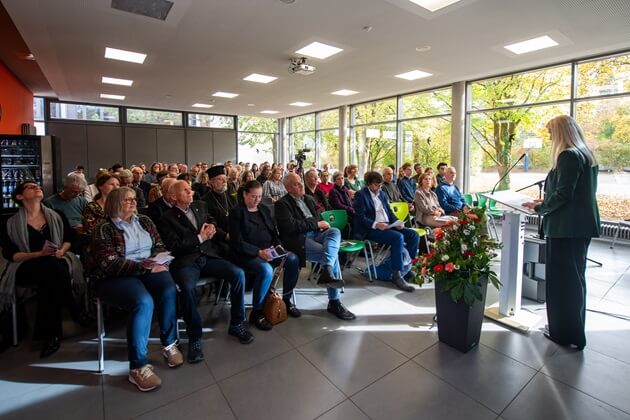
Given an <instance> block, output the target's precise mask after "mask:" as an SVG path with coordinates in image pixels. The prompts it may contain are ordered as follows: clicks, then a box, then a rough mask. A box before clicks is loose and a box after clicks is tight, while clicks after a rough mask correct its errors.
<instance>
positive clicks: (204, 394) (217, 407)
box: [137, 384, 235, 420]
mask: <svg viewBox="0 0 630 420" xmlns="http://www.w3.org/2000/svg"><path fill="white" fill-rule="evenodd" d="M182 417H183V418H186V419H222V420H223V419H225V420H228V419H235V417H234V414H233V413H232V410H231V409H230V406H229V405H228V403H227V401H226V400H225V398H224V397H223V394H222V393H221V390H220V389H219V386H218V385H216V384H215V385H211V386H209V387H207V388H203V389H200V390H199V391H197V392H194V393H192V394H190V395H188V396H186V397H184V398H181V399H179V400H177V401H174V402H172V403H170V404H167V405H165V406H163V407H160V408H158V409H156V410H153V411H150V412H148V413H145V414H144V415H142V416H139V417H137V419H139V420H141V419H144V420H162V419H163V420H171V419H176V418H182Z"/></svg>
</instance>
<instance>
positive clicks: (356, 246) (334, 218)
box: [321, 210, 374, 281]
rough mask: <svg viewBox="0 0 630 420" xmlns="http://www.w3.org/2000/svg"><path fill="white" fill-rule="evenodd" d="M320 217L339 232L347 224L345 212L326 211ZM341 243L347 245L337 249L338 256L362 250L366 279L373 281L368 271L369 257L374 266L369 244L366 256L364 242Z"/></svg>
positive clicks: (346, 241)
mask: <svg viewBox="0 0 630 420" xmlns="http://www.w3.org/2000/svg"><path fill="white" fill-rule="evenodd" d="M321 216H322V220H323V221H325V222H328V224H329V225H330V227H334V228H337V229H339V230H340V231H343V230H344V229H345V227H346V225H347V224H348V213H346V211H345V210H328V211H324V212H322V214H321ZM341 243H342V244H343V243H346V244H348V245H344V246H340V247H339V253H340V254H342V253H351V252H359V251H361V250H363V253H364V255H365V264H366V267H367V272H368V277H369V278H370V281H373V279H372V272H371V270H370V255H371V256H372V265H374V256H373V254H372V251H371V250H372V247H371V246H370V245H369V243H368V244H367V246H368V247H369V249H370V252H369V255H368V248H366V242H365V241H356V240H353V239H342V240H341Z"/></svg>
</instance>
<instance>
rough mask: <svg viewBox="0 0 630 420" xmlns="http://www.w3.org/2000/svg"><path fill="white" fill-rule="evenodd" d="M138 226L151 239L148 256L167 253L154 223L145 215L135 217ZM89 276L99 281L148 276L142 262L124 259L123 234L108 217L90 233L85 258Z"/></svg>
mask: <svg viewBox="0 0 630 420" xmlns="http://www.w3.org/2000/svg"><path fill="white" fill-rule="evenodd" d="M138 219H139V222H140V226H142V228H143V229H144V230H146V231H147V232H148V233H149V235H150V236H151V240H152V241H153V247H152V248H151V255H155V254H156V253H158V252H162V251H166V247H165V246H164V243H163V242H162V239H161V238H160V234H159V233H158V231H157V228H156V227H155V224H153V222H152V221H151V219H149V218H148V217H147V216H144V215H141V214H140V215H138ZM88 266H89V270H90V277H91V278H92V279H93V280H96V281H101V280H103V279H106V278H108V277H122V276H141V275H143V274H146V273H148V270H147V269H145V268H144V267H143V266H142V263H140V262H137V261H132V260H128V259H127V258H125V237H124V235H123V231H122V230H120V229H118V228H117V227H116V225H114V223H113V222H112V221H111V220H110V219H109V218H108V219H106V220H105V221H104V222H103V223H100V224H98V225H97V226H96V227H95V228H94V232H93V233H92V243H91V245H90V252H89V257H88Z"/></svg>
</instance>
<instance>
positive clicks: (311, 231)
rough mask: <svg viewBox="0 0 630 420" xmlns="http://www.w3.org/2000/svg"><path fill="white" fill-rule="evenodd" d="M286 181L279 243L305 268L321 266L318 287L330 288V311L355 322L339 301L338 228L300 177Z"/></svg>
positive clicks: (279, 206)
mask: <svg viewBox="0 0 630 420" xmlns="http://www.w3.org/2000/svg"><path fill="white" fill-rule="evenodd" d="M283 182H284V186H285V188H286V190H287V193H288V194H286V195H285V196H284V197H282V198H281V199H280V200H278V201H276V204H275V214H276V221H277V223H278V230H279V231H280V240H281V241H282V243H283V244H284V245H285V247H286V248H287V249H288V250H289V251H291V252H293V253H295V254H297V256H298V257H299V258H300V265H301V266H302V267H304V266H305V265H306V261H311V262H315V263H319V264H321V266H322V274H321V276H320V278H319V280H318V282H317V284H318V285H321V286H325V287H327V288H328V312H330V313H332V314H333V315H335V316H336V317H338V318H340V319H343V320H353V319H355V318H356V317H355V315H354V314H353V313H352V312H350V311H349V310H348V309H346V308H345V307H344V306H343V305H342V304H341V302H340V301H339V297H340V295H341V294H340V291H339V289H340V288H341V287H342V286H343V281H342V280H340V277H341V270H340V268H339V260H338V258H339V243H340V242H341V233H340V232H339V229H336V228H331V227H330V225H329V224H328V222H325V221H323V220H320V215H319V212H318V211H317V210H316V208H315V202H314V201H313V199H312V198H311V197H309V196H307V195H304V184H303V183H302V179H301V178H300V176H299V175H297V174H289V175H287V176H286V177H285V178H284V180H283Z"/></svg>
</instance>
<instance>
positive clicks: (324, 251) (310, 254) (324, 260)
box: [304, 228, 341, 300]
mask: <svg viewBox="0 0 630 420" xmlns="http://www.w3.org/2000/svg"><path fill="white" fill-rule="evenodd" d="M340 243H341V232H339V229H337V228H330V229H326V230H324V231H317V232H308V233H307V234H306V241H305V244H304V250H305V252H306V261H312V262H316V263H319V264H322V265H329V266H331V267H332V269H333V273H334V274H335V276H336V277H337V278H341V268H340V267H339V244H340ZM327 290H328V300H339V297H340V296H341V291H340V290H339V289H331V288H328V289H327Z"/></svg>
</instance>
